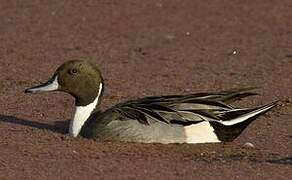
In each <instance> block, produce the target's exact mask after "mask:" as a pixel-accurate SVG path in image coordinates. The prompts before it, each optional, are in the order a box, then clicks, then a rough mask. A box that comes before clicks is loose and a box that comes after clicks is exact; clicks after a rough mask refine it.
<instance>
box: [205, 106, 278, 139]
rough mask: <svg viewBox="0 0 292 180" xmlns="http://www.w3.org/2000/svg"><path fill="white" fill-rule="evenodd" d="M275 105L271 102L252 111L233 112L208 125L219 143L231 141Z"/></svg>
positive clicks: (239, 110)
mask: <svg viewBox="0 0 292 180" xmlns="http://www.w3.org/2000/svg"><path fill="white" fill-rule="evenodd" d="M276 105H277V102H273V103H270V104H267V105H264V106H261V107H257V108H253V109H238V110H233V111H230V112H227V113H225V114H224V115H223V121H210V124H211V126H212V127H213V129H214V132H215V134H216V135H217V137H218V139H219V140H220V141H225V142H226V141H227V142H228V141H233V140H234V139H235V138H237V137H238V136H239V135H240V134H241V133H242V131H243V130H244V129H245V128H246V127H247V126H248V125H249V124H250V123H251V122H252V121H254V120H255V119H256V118H257V117H258V116H260V115H262V114H264V113H266V112H268V111H269V110H271V109H272V108H274V107H275V106H276Z"/></svg>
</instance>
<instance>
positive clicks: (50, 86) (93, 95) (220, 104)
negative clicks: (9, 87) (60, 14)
mask: <svg viewBox="0 0 292 180" xmlns="http://www.w3.org/2000/svg"><path fill="white" fill-rule="evenodd" d="M103 90H104V83H103V79H102V76H101V73H100V71H99V70H98V68H97V67H96V66H95V65H93V64H91V63H89V62H86V61H81V60H71V61H68V62H66V63H64V64H63V65H61V66H60V67H59V68H58V69H57V70H56V72H55V73H54V75H53V76H52V78H51V79H50V80H49V81H47V82H46V83H44V84H41V85H38V86H35V87H32V88H29V89H26V90H25V92H26V93H39V92H48V91H63V92H66V93H69V94H71V95H72V96H73V97H74V98H75V105H76V111H75V114H74V117H73V119H72V120H71V121H70V127H69V133H70V135H72V136H74V137H76V136H78V135H81V136H83V137H87V138H94V139H99V140H102V141H123V142H141V143H216V142H225V141H232V140H234V139H235V138H236V137H238V136H239V135H240V134H241V132H242V131H243V130H244V129H245V128H246V127H247V126H248V125H249V124H250V123H251V122H252V121H253V120H254V119H256V118H257V117H258V116H259V115H261V114H264V113H266V112H267V111H269V110H270V109H272V108H273V107H275V106H276V103H275V102H273V103H271V104H268V105H264V106H261V107H256V108H234V107H232V106H231V105H229V103H230V102H233V101H235V100H237V99H240V98H243V97H246V96H250V95H255V94H256V93H253V92H251V91H250V90H252V89H248V88H247V89H239V90H231V91H222V92H212V93H195V94H189V95H172V96H152V97H145V98H142V99H137V100H131V101H127V102H124V103H120V104H117V105H115V106H113V107H111V108H109V109H107V110H105V111H104V112H100V111H97V110H96V107H97V106H98V104H99V102H100V99H101V96H102V92H103Z"/></svg>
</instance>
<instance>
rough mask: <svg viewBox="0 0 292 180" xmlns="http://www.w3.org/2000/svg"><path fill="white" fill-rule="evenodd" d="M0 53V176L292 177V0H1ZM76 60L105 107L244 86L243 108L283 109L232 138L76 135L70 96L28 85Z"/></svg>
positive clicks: (82, 177)
mask: <svg viewBox="0 0 292 180" xmlns="http://www.w3.org/2000/svg"><path fill="white" fill-rule="evenodd" d="M234 51H236V53H234V54H233V52H234ZM0 55H1V60H0V71H1V76H0V92H1V95H0V179H105V178H106V179H223V178H224V179H292V162H291V161H292V157H291V156H292V152H291V151H292V150H291V149H292V143H291V142H292V123H291V118H292V110H291V109H292V100H291V98H292V76H291V74H292V3H291V0H282V1H278V0H271V1H264V0H262V1H259V0H254V1H249V2H246V1H244V0H236V1H222V0H208V1H199V0H197V1H193V0H189V1H187V0H185V1H176V0H171V1H166V0H165V1H163V0H161V1H156V0H148V1H142V0H141V1H136V0H132V1H129V0H125V1H119V0H111V1H105V0H103V1H101V0H100V1H95V0H84V1H82V2H81V1H77V0H76V1H61V0H55V1H40V0H39V1H37V0H30V1H22V0H18V1H4V0H1V2H0ZM75 58H82V59H92V60H93V61H94V62H95V63H96V64H98V65H99V67H100V69H101V71H102V72H103V75H104V79H105V83H106V91H105V94H104V98H103V103H102V104H103V105H102V106H103V108H106V107H109V106H111V105H113V104H115V103H118V102H120V101H123V100H127V99H133V98H138V97H143V96H146V95H147V96H148V95H166V94H186V93H190V92H200V91H210V90H212V91H213V90H225V89H230V88H237V87H249V86H259V87H261V89H259V91H258V92H259V93H260V94H261V95H260V96H256V97H251V98H247V99H246V100H243V101H241V102H239V103H237V105H240V106H244V107H249V106H257V105H261V104H264V103H269V102H271V101H274V100H281V101H280V102H279V104H280V106H278V107H277V108H275V109H274V110H272V111H271V112H269V113H268V115H265V116H262V117H260V118H259V119H258V120H257V121H255V122H254V123H252V124H251V125H250V126H249V127H248V128H247V130H246V131H244V133H243V134H242V135H241V136H240V137H239V138H238V139H236V140H235V141H234V142H232V143H228V144H225V145H224V144H209V145H208V144H205V145H187V144H182V145H181V144H172V145H161V144H128V143H103V142H95V141H93V140H88V139H84V138H80V137H78V138H72V137H69V136H68V135H67V134H66V131H67V126H66V125H67V123H66V121H67V120H68V119H70V117H72V113H73V111H74V108H73V103H74V102H73V98H71V97H70V96H69V95H65V94H63V93H58V92H56V93H50V94H42V95H35V96H31V95H26V94H24V93H23V90H24V89H25V88H27V87H29V86H31V85H34V84H38V83H40V82H42V81H46V80H47V79H48V78H49V77H50V76H51V74H52V73H53V71H54V70H55V69H56V68H57V67H58V66H59V65H60V64H61V63H63V62H64V61H66V60H68V59H75ZM246 142H250V143H252V144H253V145H254V146H255V148H246V147H244V146H243V144H245V143H246Z"/></svg>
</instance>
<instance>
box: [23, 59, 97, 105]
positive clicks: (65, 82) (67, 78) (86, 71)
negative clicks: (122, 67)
mask: <svg viewBox="0 0 292 180" xmlns="http://www.w3.org/2000/svg"><path fill="white" fill-rule="evenodd" d="M102 88H103V79H102V76H101V73H100V71H99V70H98V68H97V67H96V66H95V65H93V64H91V63H89V62H86V61H82V60H71V61H67V62H65V63H64V64H62V65H61V66H60V67H59V68H58V69H57V70H56V72H55V73H54V75H53V76H52V78H51V79H50V80H49V81H47V82H46V83H43V84H41V85H38V86H34V87H31V88H28V89H26V90H25V93H40V92H50V91H63V92H66V93H69V94H71V95H72V96H73V97H75V104H76V106H86V105H88V104H90V103H92V102H93V101H94V100H95V99H96V98H97V97H99V96H100V95H101V92H102Z"/></svg>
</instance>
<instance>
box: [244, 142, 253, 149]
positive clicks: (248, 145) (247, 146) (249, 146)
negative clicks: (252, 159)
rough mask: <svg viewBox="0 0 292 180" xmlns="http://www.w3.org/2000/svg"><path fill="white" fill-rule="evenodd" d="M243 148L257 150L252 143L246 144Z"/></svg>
mask: <svg viewBox="0 0 292 180" xmlns="http://www.w3.org/2000/svg"><path fill="white" fill-rule="evenodd" d="M243 146H244V147H246V148H255V146H254V145H253V144H252V143H250V142H246V143H245V144H244V145H243Z"/></svg>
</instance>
